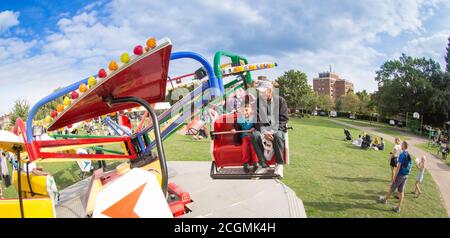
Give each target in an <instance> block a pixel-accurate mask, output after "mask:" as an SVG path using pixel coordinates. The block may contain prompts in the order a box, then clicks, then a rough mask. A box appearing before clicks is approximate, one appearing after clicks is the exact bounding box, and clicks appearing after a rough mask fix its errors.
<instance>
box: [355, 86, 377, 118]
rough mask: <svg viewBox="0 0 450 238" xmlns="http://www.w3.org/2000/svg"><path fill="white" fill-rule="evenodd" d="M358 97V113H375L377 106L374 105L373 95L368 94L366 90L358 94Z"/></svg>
mask: <svg viewBox="0 0 450 238" xmlns="http://www.w3.org/2000/svg"><path fill="white" fill-rule="evenodd" d="M356 96H357V97H358V99H359V105H358V109H357V112H359V113H361V114H365V115H370V114H371V113H373V112H375V105H374V104H373V103H372V95H370V94H369V93H367V91H366V90H363V91H361V92H357V93H356Z"/></svg>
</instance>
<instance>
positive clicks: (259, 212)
mask: <svg viewBox="0 0 450 238" xmlns="http://www.w3.org/2000/svg"><path fill="white" fill-rule="evenodd" d="M168 164H169V178H170V180H171V182H174V183H176V184H178V185H179V186H180V187H181V188H183V189H184V190H186V191H189V194H190V196H191V198H192V200H193V201H194V202H193V203H191V204H189V209H190V210H192V212H190V213H187V214H185V215H184V216H183V217H186V218H197V217H198V218H200V217H205V218H226V217H249V218H263V217H267V218H305V217H306V212H305V209H304V206H303V202H302V201H301V199H300V198H298V197H297V196H296V194H295V192H294V191H293V190H292V189H290V188H289V187H288V186H286V185H285V184H283V183H282V182H281V181H279V180H277V179H250V180H231V179H227V180H215V179H212V178H211V177H210V176H209V169H210V166H211V164H210V162H169V163H168ZM287 176H289V175H287ZM88 181H89V180H88V179H86V180H84V181H81V182H79V183H77V184H74V185H72V186H70V187H68V188H66V189H65V190H62V191H61V202H60V204H59V205H57V207H56V214H57V217H85V215H84V214H83V212H84V211H85V208H84V207H83V203H82V201H84V199H85V194H86V190H87V187H88V186H87V184H88Z"/></svg>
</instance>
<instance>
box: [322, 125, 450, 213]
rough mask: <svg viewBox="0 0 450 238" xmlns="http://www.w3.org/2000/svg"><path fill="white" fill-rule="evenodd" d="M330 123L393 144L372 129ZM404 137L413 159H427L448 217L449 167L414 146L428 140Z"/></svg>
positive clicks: (449, 196) (427, 165) (391, 137)
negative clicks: (362, 132) (356, 130)
mask: <svg viewBox="0 0 450 238" xmlns="http://www.w3.org/2000/svg"><path fill="white" fill-rule="evenodd" d="M329 120H330V121H332V122H334V123H337V124H341V125H344V126H346V127H352V128H356V129H358V130H362V131H365V132H367V133H370V134H373V135H376V136H379V137H383V139H385V140H388V141H390V142H392V143H394V139H395V137H394V136H391V135H388V134H384V133H380V132H378V131H376V130H375V128H374V127H361V126H355V125H352V124H349V123H345V122H342V121H338V120H333V119H329ZM405 136H407V137H409V139H408V140H407V141H408V143H409V145H410V146H409V148H408V151H409V152H410V153H411V154H412V155H413V156H414V157H420V156H422V155H425V156H426V157H427V163H426V165H425V167H426V169H427V170H428V172H429V173H430V174H431V177H433V179H434V181H435V182H436V184H437V186H438V188H439V191H440V192H441V196H442V198H443V200H444V205H445V208H446V209H447V214H448V215H449V216H450V166H448V165H447V164H445V163H444V161H442V160H441V159H439V158H437V157H436V156H435V155H433V154H431V153H429V152H427V151H424V150H422V149H420V148H418V147H416V146H415V145H417V144H423V143H427V142H428V140H427V139H424V138H422V137H419V136H416V135H413V134H405Z"/></svg>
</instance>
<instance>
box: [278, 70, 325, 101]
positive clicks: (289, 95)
mask: <svg viewBox="0 0 450 238" xmlns="http://www.w3.org/2000/svg"><path fill="white" fill-rule="evenodd" d="M276 81H277V83H278V84H279V86H280V95H281V96H282V97H283V98H284V99H286V101H287V104H288V107H289V108H292V109H307V110H311V109H312V108H314V104H315V100H316V98H315V95H314V92H313V90H312V88H311V86H310V85H309V84H308V79H307V76H306V74H305V73H303V72H301V71H298V70H289V71H287V72H285V73H284V75H283V76H280V77H279V78H278V79H277V80H276Z"/></svg>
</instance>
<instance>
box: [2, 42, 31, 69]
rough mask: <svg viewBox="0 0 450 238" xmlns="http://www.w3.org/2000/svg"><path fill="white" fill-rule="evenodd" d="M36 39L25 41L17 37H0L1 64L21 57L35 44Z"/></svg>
mask: <svg viewBox="0 0 450 238" xmlns="http://www.w3.org/2000/svg"><path fill="white" fill-rule="evenodd" d="M36 43H37V41H36V40H33V41H30V42H25V41H23V40H21V39H18V38H6V39H2V38H0V61H2V63H1V64H8V63H10V62H14V61H17V60H20V59H22V58H23V57H25V56H26V55H27V53H28V52H29V50H30V49H31V48H32V47H33V46H35V45H36Z"/></svg>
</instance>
